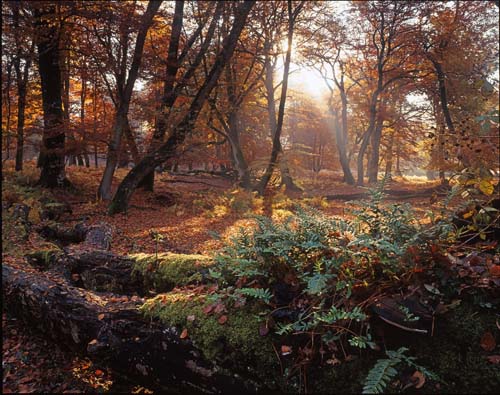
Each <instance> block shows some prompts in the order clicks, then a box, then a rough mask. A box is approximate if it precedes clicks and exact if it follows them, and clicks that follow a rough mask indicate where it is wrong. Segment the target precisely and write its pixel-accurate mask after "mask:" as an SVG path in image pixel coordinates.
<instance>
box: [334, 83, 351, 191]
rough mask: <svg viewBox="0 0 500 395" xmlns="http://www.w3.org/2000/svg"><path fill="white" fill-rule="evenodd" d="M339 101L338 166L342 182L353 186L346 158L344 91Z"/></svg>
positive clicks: (346, 132)
mask: <svg viewBox="0 0 500 395" xmlns="http://www.w3.org/2000/svg"><path fill="white" fill-rule="evenodd" d="M340 99H341V103H342V128H341V130H340V133H337V149H338V152H339V159H340V165H341V167H342V172H343V173H344V181H345V182H346V183H347V184H349V185H354V183H355V180H354V176H353V175H352V172H351V167H350V165H349V158H348V156H347V144H348V138H349V137H348V136H349V131H348V125H347V96H346V93H345V91H344V90H341V91H340ZM336 129H337V128H336ZM336 132H337V130H336ZM339 138H340V140H339Z"/></svg>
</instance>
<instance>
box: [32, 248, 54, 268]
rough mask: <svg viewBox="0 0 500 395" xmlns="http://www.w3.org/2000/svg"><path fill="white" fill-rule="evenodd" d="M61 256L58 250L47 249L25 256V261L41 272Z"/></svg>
mask: <svg viewBox="0 0 500 395" xmlns="http://www.w3.org/2000/svg"><path fill="white" fill-rule="evenodd" d="M62 254H63V251H62V250H61V249H59V248H47V249H43V250H38V251H34V252H30V253H28V254H26V260H27V261H28V263H29V264H30V265H31V266H34V267H37V268H39V269H41V270H46V269H48V268H49V267H50V266H51V265H53V264H54V263H55V262H56V260H57V259H58V258H59V257H60V256H61V255H62Z"/></svg>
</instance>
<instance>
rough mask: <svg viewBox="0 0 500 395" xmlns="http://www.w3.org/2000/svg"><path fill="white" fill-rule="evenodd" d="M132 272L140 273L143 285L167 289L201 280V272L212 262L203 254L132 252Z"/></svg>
mask: <svg viewBox="0 0 500 395" xmlns="http://www.w3.org/2000/svg"><path fill="white" fill-rule="evenodd" d="M130 257H131V258H132V259H134V260H135V264H134V269H133V271H134V273H137V272H139V273H141V274H142V276H143V278H144V282H145V285H146V286H148V287H153V288H154V289H155V290H156V292H165V291H169V290H171V289H172V288H174V287H175V286H183V285H186V284H189V283H192V282H196V281H201V280H202V272H203V271H204V270H207V269H208V267H210V266H211V265H212V263H213V261H212V258H211V257H208V256H205V255H189V254H172V253H163V254H158V258H157V256H156V255H155V254H133V255H130Z"/></svg>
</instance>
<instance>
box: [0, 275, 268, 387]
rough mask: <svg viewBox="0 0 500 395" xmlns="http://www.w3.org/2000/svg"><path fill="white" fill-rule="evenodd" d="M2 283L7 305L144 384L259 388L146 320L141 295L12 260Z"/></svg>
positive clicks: (29, 321)
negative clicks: (98, 287) (91, 285)
mask: <svg viewBox="0 0 500 395" xmlns="http://www.w3.org/2000/svg"><path fill="white" fill-rule="evenodd" d="M2 289H3V297H4V306H5V308H6V309H7V310H8V311H10V312H11V313H13V314H15V315H16V316H17V317H19V318H20V319H22V320H23V321H24V322H25V323H26V324H27V325H29V326H30V327H33V328H35V329H38V330H40V331H42V332H43V333H45V334H46V335H47V336H49V337H50V338H52V339H54V340H55V341H57V342H58V343H60V344H64V345H66V346H68V347H69V348H70V349H72V350H74V351H77V352H80V353H84V354H87V355H88V356H89V357H91V358H92V359H94V360H96V361H99V362H101V363H104V364H106V365H107V366H108V367H110V368H111V369H112V370H113V371H115V372H118V373H120V374H124V375H127V376H129V377H133V378H134V380H137V381H138V382H140V383H144V384H145V385H146V384H147V385H148V386H151V385H156V386H159V387H161V388H163V389H169V390H170V391H172V390H174V391H179V392H183V391H186V390H189V391H191V392H192V391H193V389H195V390H197V391H200V392H208V393H233V392H236V391H238V392H256V391H257V390H258V389H259V385H257V384H256V383H255V382H253V381H251V380H245V379H243V378H241V377H240V376H239V375H237V374H233V373H230V372H229V371H228V370H222V369H221V368H220V367H218V366H216V365H214V364H213V363H211V362H209V361H207V360H205V359H204V358H203V357H202V355H201V353H200V351H199V350H198V349H196V348H195V347H194V346H193V344H192V343H191V341H190V340H189V339H181V338H180V336H179V333H178V330H177V329H176V328H175V327H169V326H166V325H161V324H159V323H158V322H155V321H149V320H146V319H145V318H144V317H143V316H142V314H141V313H140V312H139V311H138V309H137V307H138V305H139V304H141V303H142V299H141V298H138V297H134V298H127V297H121V298H120V297H118V298H117V297H115V296H113V294H109V293H94V292H90V291H88V290H83V289H80V288H77V287H74V286H72V285H70V284H69V283H68V281H67V280H66V279H65V278H64V277H63V276H57V275H56V274H54V273H39V272H35V273H28V272H25V271H22V270H16V269H15V268H13V267H10V266H8V265H4V266H3V267H2ZM260 389H261V388H260Z"/></svg>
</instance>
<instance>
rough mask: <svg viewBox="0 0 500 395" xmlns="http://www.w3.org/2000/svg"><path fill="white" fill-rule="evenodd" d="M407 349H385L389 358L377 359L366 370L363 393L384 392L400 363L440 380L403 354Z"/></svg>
mask: <svg viewBox="0 0 500 395" xmlns="http://www.w3.org/2000/svg"><path fill="white" fill-rule="evenodd" d="M407 351H408V349H407V348H406V347H400V348H399V349H398V350H397V351H392V350H387V351H386V354H387V356H388V357H389V358H388V359H379V360H378V361H377V362H376V363H375V366H374V367H373V368H371V370H370V371H369V372H368V375H367V376H366V379H365V381H364V383H363V394H380V393H382V392H384V390H385V389H386V387H387V385H388V384H389V383H390V381H391V380H392V379H393V378H394V377H395V376H396V374H397V373H398V371H397V370H396V366H398V365H399V364H401V363H404V364H406V365H407V366H409V367H412V368H414V369H416V370H419V371H420V372H422V373H423V374H424V375H425V376H427V377H429V378H431V379H433V380H437V381H439V380H440V379H439V377H438V376H437V375H436V374H434V373H433V372H431V371H429V370H427V369H426V368H424V367H423V366H421V365H419V364H417V363H415V362H414V361H415V357H409V356H407V355H405V353H406V352H407Z"/></svg>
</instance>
